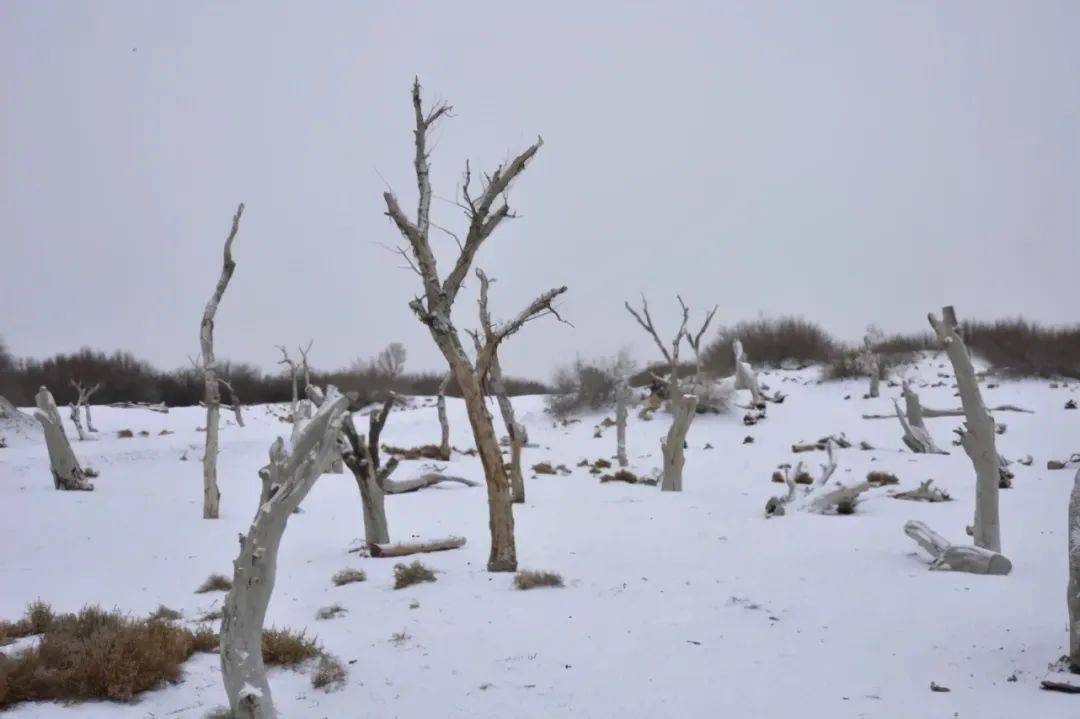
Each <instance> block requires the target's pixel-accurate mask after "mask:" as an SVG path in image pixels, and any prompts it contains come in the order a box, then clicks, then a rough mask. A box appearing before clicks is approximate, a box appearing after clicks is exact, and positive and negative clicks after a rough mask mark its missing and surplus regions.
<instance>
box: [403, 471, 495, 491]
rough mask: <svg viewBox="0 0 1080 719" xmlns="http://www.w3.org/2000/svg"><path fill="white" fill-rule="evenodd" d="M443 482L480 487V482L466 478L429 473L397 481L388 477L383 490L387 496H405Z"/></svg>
mask: <svg viewBox="0 0 1080 719" xmlns="http://www.w3.org/2000/svg"><path fill="white" fill-rule="evenodd" d="M442 482H457V483H458V484H464V485H465V486H466V487H479V486H480V483H479V482H476V481H474V480H471V479H465V478H464V477H453V476H451V475H448V474H439V473H438V472H428V473H427V474H421V475H420V476H419V477H414V478H413V479H403V480H396V479H390V478H389V477H388V478H386V479H384V480H383V484H382V489H383V492H385V493H386V494H405V493H406V492H415V491H417V490H418V489H424V488H426V487H433V486H435V485H436V484H440V483H442Z"/></svg>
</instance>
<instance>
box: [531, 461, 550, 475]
mask: <svg viewBox="0 0 1080 719" xmlns="http://www.w3.org/2000/svg"><path fill="white" fill-rule="evenodd" d="M532 471H534V472H536V473H537V474H555V468H554V467H552V466H551V462H539V463H537V464H534V465H533V466H532Z"/></svg>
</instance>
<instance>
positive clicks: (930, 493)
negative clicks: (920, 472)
mask: <svg viewBox="0 0 1080 719" xmlns="http://www.w3.org/2000/svg"><path fill="white" fill-rule="evenodd" d="M933 482H934V480H932V479H928V480H926V481H925V482H923V483H921V484H920V485H919V488H918V489H909V490H907V491H904V492H897V493H896V494H894V495H893V499H908V500H911V501H913V502H948V501H951V500H952V497H950V496H949V493H948V492H946V491H945V490H943V489H938V488H937V487H931V486H930V485H931V484H933Z"/></svg>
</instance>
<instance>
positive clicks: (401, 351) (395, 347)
mask: <svg viewBox="0 0 1080 719" xmlns="http://www.w3.org/2000/svg"><path fill="white" fill-rule="evenodd" d="M407 357H408V353H407V352H406V351H405V345H403V344H401V343H400V342H391V343H390V344H388V345H387V346H386V348H385V349H384V350H383V351H382V352H380V353H379V355H378V357H376V358H375V369H376V370H377V371H378V373H379V374H380V375H382V376H383V377H385V378H387V380H389V381H390V383H391V385H392V383H393V381H394V380H396V379H397V378H398V377H400V376H401V373H402V372H403V371H404V370H405V360H406V358H407Z"/></svg>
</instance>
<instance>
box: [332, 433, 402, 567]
mask: <svg viewBox="0 0 1080 719" xmlns="http://www.w3.org/2000/svg"><path fill="white" fill-rule="evenodd" d="M341 430H342V436H343V437H344V440H345V448H344V450H343V452H342V456H343V458H344V460H345V466H346V467H348V468H349V471H351V472H352V474H353V477H354V478H355V479H356V486H357V488H358V489H359V490H360V502H361V504H362V505H363V512H364V541H365V542H367V545H368V546H369V547H371V546H373V545H375V544H386V543H387V542H389V541H390V529H389V526H388V524H387V521H386V502H385V495H386V493H385V492H384V491H383V482H384V481H385V480H386V478H387V477H389V476H390V473H391V472H393V471H394V470H395V469H396V468H397V464H398V461H397V458H396V457H391V458H390V460H389V461H388V462H387V463H386V466H385V467H381V468H380V467H377V466H376V463H375V462H373V461H372V457H371V453H370V449H369V445H368V443H367V442H366V440H365V438H364V436H363V435H361V434H357V432H356V427H355V425H354V424H353V421H352V417H351V416H350V415H349V414H348V413H346V414H345V417H344V420H343V422H342V426H341Z"/></svg>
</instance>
